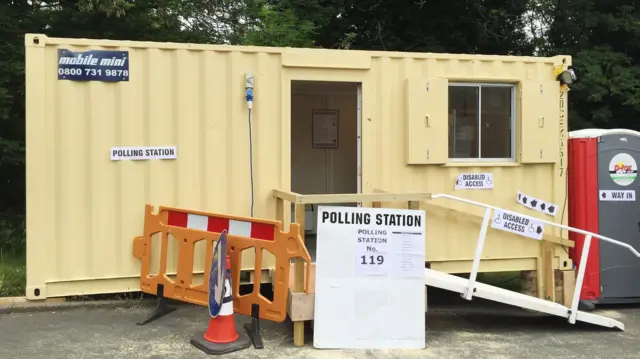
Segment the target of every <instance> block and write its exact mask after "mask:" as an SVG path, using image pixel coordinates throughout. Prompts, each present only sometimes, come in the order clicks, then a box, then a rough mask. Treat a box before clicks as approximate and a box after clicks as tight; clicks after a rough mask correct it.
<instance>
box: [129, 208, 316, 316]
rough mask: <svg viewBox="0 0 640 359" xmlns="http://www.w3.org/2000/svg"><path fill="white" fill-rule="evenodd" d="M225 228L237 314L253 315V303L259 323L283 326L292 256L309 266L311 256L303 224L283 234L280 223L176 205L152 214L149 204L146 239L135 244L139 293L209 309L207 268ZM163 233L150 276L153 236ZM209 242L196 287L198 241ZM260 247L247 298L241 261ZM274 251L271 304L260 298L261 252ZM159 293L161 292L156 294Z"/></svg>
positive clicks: (146, 217)
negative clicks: (171, 260)
mask: <svg viewBox="0 0 640 359" xmlns="http://www.w3.org/2000/svg"><path fill="white" fill-rule="evenodd" d="M225 229H226V230H227V232H228V235H227V239H228V244H227V246H228V249H229V255H230V257H231V279H232V280H231V285H232V293H233V305H234V310H235V312H236V313H239V314H245V315H251V314H252V313H251V308H252V305H254V304H257V305H259V306H260V313H259V316H260V318H261V319H265V320H270V321H275V322H282V321H284V320H285V318H286V316H287V295H288V284H289V269H290V261H291V259H292V258H302V259H303V260H305V261H306V262H307V263H308V265H310V263H311V257H310V256H309V252H308V251H307V249H306V247H305V246H304V242H303V241H302V238H301V237H300V226H299V225H298V224H295V223H292V224H291V225H290V229H289V233H285V232H283V231H282V223H281V222H278V221H271V220H264V219H255V218H246V217H235V216H229V215H225V214H217V213H204V212H198V211H191V210H185V209H179V208H172V207H160V208H159V209H158V212H157V213H153V206H152V205H146V206H145V216H144V235H142V236H139V237H136V238H135V239H134V242H133V255H134V256H135V257H136V258H139V259H140V260H141V261H142V265H141V275H140V289H141V290H142V291H143V292H145V293H149V294H153V295H157V296H158V297H162V296H164V297H165V298H170V299H175V300H179V301H183V302H188V303H193V304H198V305H203V306H207V303H208V287H209V273H208V272H209V268H210V267H211V260H212V257H213V248H214V245H215V241H216V240H217V239H218V238H219V236H220V232H222V231H223V230H225ZM156 233H162V245H161V254H160V269H159V271H158V274H156V275H150V274H149V270H150V268H151V249H152V248H151V236H152V235H154V234H156ZM169 234H171V235H173V236H174V237H175V238H176V239H177V240H178V242H179V244H178V265H177V274H176V277H175V280H172V279H170V278H169V277H168V275H167V252H168V251H167V247H168V242H169ZM201 240H204V241H206V243H207V247H206V261H205V267H204V268H205V273H204V274H205V275H204V280H203V282H202V284H200V285H192V279H193V260H194V248H195V243H196V242H199V241H201ZM252 247H254V248H255V249H256V251H255V253H256V258H255V268H254V274H255V276H254V278H257V279H258V280H256V281H254V283H253V290H252V292H251V293H249V294H247V295H239V294H238V293H239V292H240V290H239V288H240V269H241V268H240V260H241V253H242V251H243V250H244V249H247V248H252ZM263 249H266V250H268V251H270V252H271V253H273V254H274V255H275V258H276V267H275V274H274V277H273V287H274V288H273V301H270V300H268V299H267V298H265V297H264V296H262V295H261V294H260V280H259V278H261V275H260V273H261V270H262V250H263ZM310 274H311V272H310V271H309V272H308V273H307V281H306V286H305V292H306V293H309V282H310V278H309V276H310ZM158 292H160V293H158Z"/></svg>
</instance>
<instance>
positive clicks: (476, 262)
mask: <svg viewBox="0 0 640 359" xmlns="http://www.w3.org/2000/svg"><path fill="white" fill-rule="evenodd" d="M438 198H447V199H451V200H454V201H459V202H463V203H467V204H471V205H474V206H478V207H483V208H485V209H486V210H485V214H484V217H483V220H482V226H481V228H480V233H479V235H478V242H477V244H476V251H475V255H474V257H473V265H472V267H471V273H470V275H469V282H468V284H467V288H466V290H465V292H464V293H463V294H462V297H463V298H465V299H467V300H471V299H472V297H473V292H474V287H475V282H476V277H477V275H478V268H479V267H480V257H481V256H482V249H483V247H484V240H485V238H486V236H487V229H488V227H489V220H490V218H491V211H492V210H498V211H506V212H511V213H517V214H521V215H523V216H526V217H530V218H533V217H531V216H527V215H525V214H522V213H519V212H515V211H510V210H506V209H503V208H500V207H495V206H491V205H488V204H485V203H480V202H476V201H472V200H468V199H465V198H460V197H456V196H451V195H448V194H434V195H432V196H431V199H438ZM535 219H536V220H537V221H539V222H542V223H544V224H547V225H550V226H553V227H558V228H562V229H566V230H567V231H571V232H576V233H580V234H584V235H585V238H584V245H583V246H582V253H581V254H580V268H578V273H577V278H576V289H575V290H574V292H573V298H572V301H571V308H570V309H569V312H568V315H567V316H568V318H569V323H571V324H575V322H576V316H577V314H578V310H577V309H578V303H579V301H580V293H581V292H582V282H583V281H584V274H585V269H586V267H587V260H588V259H589V255H588V253H589V248H590V247H591V238H593V237H595V238H598V239H601V240H603V241H606V242H609V243H613V244H615V245H617V246H620V247H624V248H627V249H628V250H630V251H631V253H633V254H634V255H635V256H636V257H638V258H640V253H639V252H638V251H636V249H635V248H633V247H632V246H630V245H629V244H627V243H622V242H620V241H616V240H615V239H612V238H609V237H605V236H601V235H599V234H595V233H592V232H589V231H584V230H582V229H578V228H574V227H569V226H565V225H562V224H559V223H554V222H550V221H547V220H544V219H538V218H535Z"/></svg>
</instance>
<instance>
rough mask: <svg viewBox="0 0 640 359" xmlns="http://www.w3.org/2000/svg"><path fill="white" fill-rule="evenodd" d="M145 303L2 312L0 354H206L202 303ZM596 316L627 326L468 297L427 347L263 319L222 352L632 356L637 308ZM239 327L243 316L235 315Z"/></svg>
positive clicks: (437, 319)
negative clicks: (324, 336) (250, 340)
mask: <svg viewBox="0 0 640 359" xmlns="http://www.w3.org/2000/svg"><path fill="white" fill-rule="evenodd" d="M150 310H151V308H150V307H148V306H142V307H141V306H137V305H136V306H123V307H112V306H109V307H100V306H89V307H80V308H72V309H66V310H60V309H54V310H48V311H39V312H13V313H4V314H0V358H30V359H45V358H46V359H57V358H61V359H62V358H64V359H73V358H83V359H87V358H109V359H111V358H147V359H161V358H171V359H198V358H207V357H208V356H206V355H205V354H204V353H202V352H200V351H199V350H198V349H196V348H195V347H193V346H191V344H190V343H189V339H190V337H191V336H192V334H194V333H197V332H198V331H201V330H203V329H205V328H206V326H207V321H208V316H207V311H206V308H203V307H196V306H190V305H181V306H179V307H178V309H177V310H176V311H174V312H173V313H171V314H169V315H168V316H166V317H164V318H161V319H159V320H157V321H156V322H152V323H149V324H147V325H145V326H138V325H136V322H137V321H139V320H141V319H143V318H145V317H146V315H148V313H149V311H150ZM598 311H599V312H600V314H604V315H609V316H611V317H614V318H616V319H618V320H620V321H622V322H623V323H625V325H626V331H625V332H619V331H613V330H604V329H600V328H597V327H593V326H590V325H586V324H582V325H570V324H568V323H566V322H565V321H564V320H563V319H562V318H555V317H547V316H540V315H536V314H532V313H529V312H524V311H522V310H518V309H516V308H511V307H508V306H501V305H495V304H493V303H488V302H483V301H481V300H474V301H472V302H471V303H466V304H465V303H463V304H455V305H454V306H449V307H444V306H442V305H439V306H438V307H437V308H431V307H430V309H429V313H428V314H427V319H426V320H427V331H426V334H427V349H424V350H413V351H411V350H317V349H314V348H313V346H312V335H311V334H308V335H307V338H306V339H307V345H306V346H305V347H302V348H296V347H294V346H293V339H292V325H291V323H287V322H285V323H271V322H262V334H263V338H264V341H265V349H263V350H256V349H253V348H251V349H248V350H245V351H242V352H237V353H234V354H228V355H225V356H223V357H225V358H235V359H240V358H242V359H257V358H261V359H285V358H286V359H334V358H353V359H365V358H366V359H371V358H382V359H391V358H403V359H404V358H437V359H467V358H469V359H472V358H473V359H483V358H486V359H489V358H490V359H507V358H518V359H519V358H522V359H540V358H563V359H570V358H576V359H578V358H580V359H583V358H590V359H598V358H603V359H605V358H606V359H609V358H616V359H623V358H629V359H630V358H638V353H639V352H640V340H638V338H639V336H640V307H636V308H633V307H625V308H619V307H618V308H608V309H604V310H598ZM236 321H237V324H238V325H237V327H238V328H242V324H243V323H246V322H248V318H246V317H244V316H239V315H236Z"/></svg>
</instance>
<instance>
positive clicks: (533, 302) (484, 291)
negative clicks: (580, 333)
mask: <svg viewBox="0 0 640 359" xmlns="http://www.w3.org/2000/svg"><path fill="white" fill-rule="evenodd" d="M424 280H425V284H426V285H428V286H432V287H437V288H442V289H445V290H449V291H452V292H458V293H460V294H464V293H465V292H466V291H467V285H468V283H469V280H468V279H465V278H461V277H457V276H454V275H451V274H447V273H442V272H438V271H434V270H431V269H425V270H424ZM474 289H475V291H474V292H473V296H474V297H478V298H483V299H487V300H491V301H494V302H500V303H504V304H508V305H513V306H516V307H521V308H525V309H530V310H535V311H536V312H541V313H548V314H551V315H557V316H559V317H564V318H569V317H570V316H571V309H569V308H567V307H565V306H564V305H562V304H558V303H554V302H551V301H548V300H544V299H540V298H536V297H531V296H528V295H525V294H521V293H517V292H514V291H510V290H507V289H502V288H498V287H494V286H491V285H487V284H483V283H479V282H476V283H475V286H474ZM576 314H577V315H576V320H579V321H581V322H587V323H592V324H595V325H600V326H603V327H608V328H618V329H620V330H624V324H622V323H621V322H619V321H617V320H614V319H611V318H607V317H603V316H601V315H595V314H591V313H585V312H581V311H577V313H576Z"/></svg>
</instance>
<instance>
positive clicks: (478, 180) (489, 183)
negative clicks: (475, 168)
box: [456, 173, 493, 189]
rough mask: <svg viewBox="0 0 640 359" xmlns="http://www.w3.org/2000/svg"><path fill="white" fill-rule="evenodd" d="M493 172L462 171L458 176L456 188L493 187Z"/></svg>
mask: <svg viewBox="0 0 640 359" xmlns="http://www.w3.org/2000/svg"><path fill="white" fill-rule="evenodd" d="M492 188H493V173H461V174H459V175H458V178H456V189H492Z"/></svg>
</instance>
